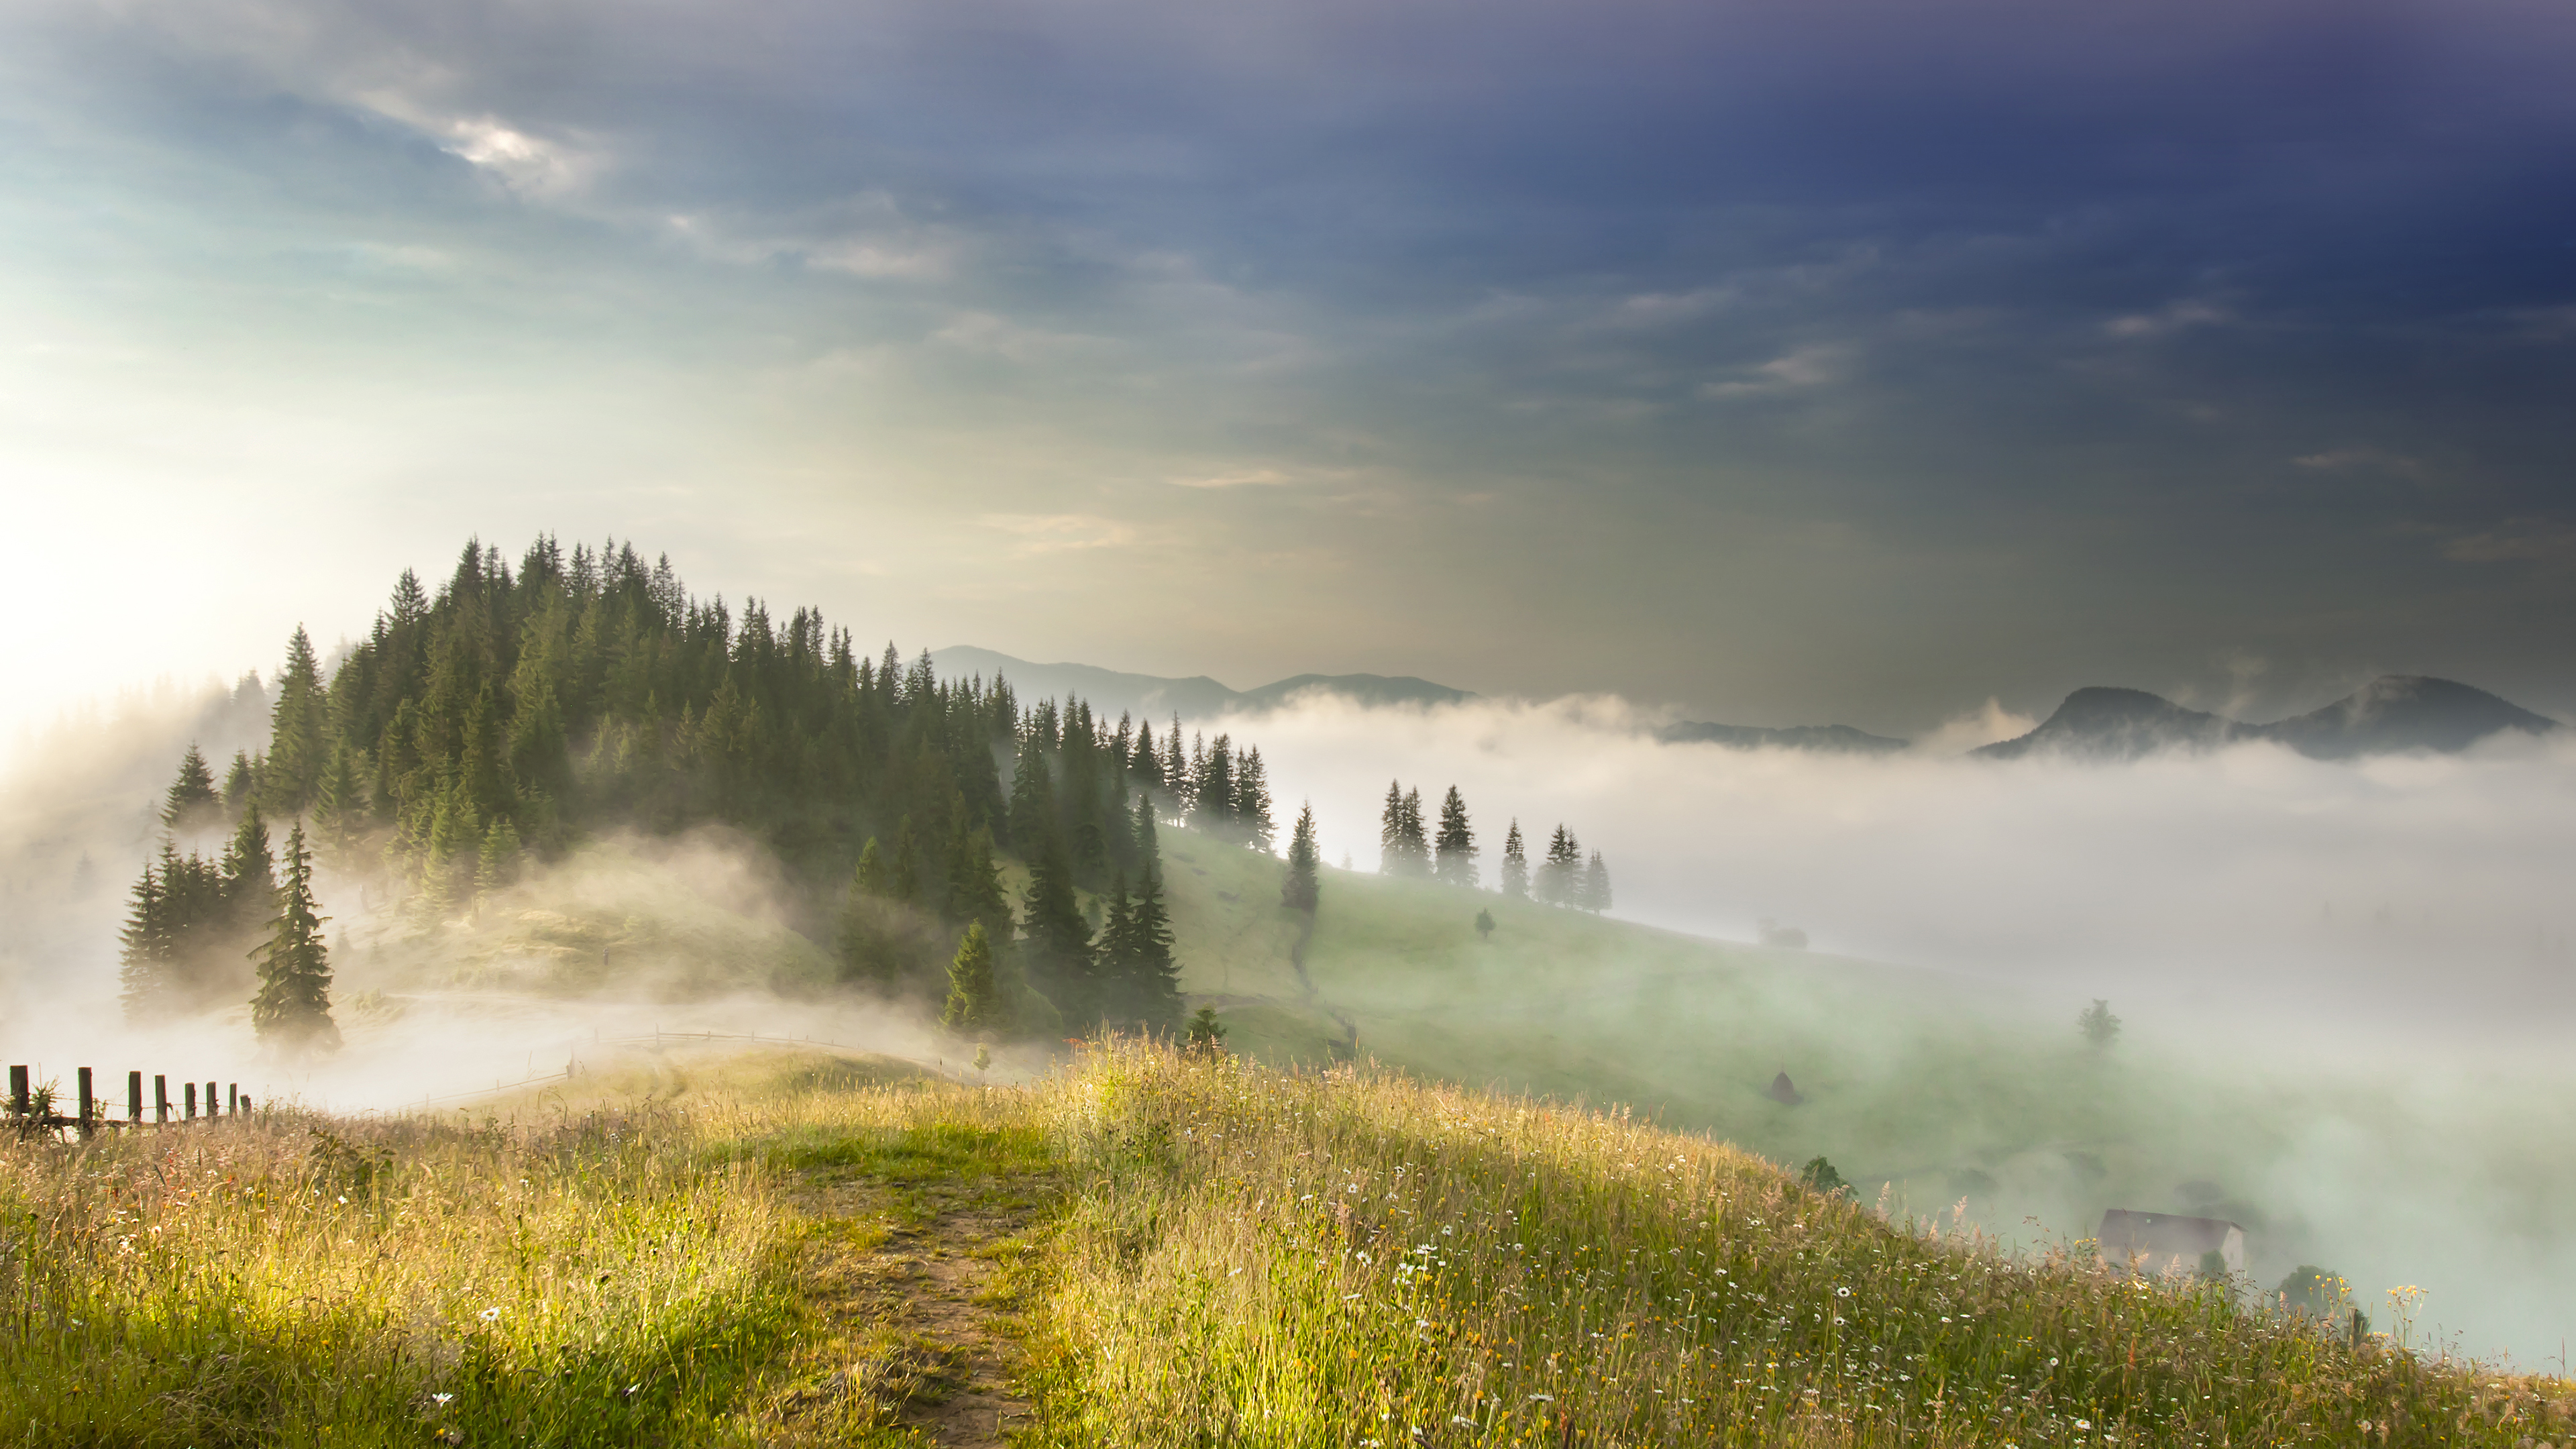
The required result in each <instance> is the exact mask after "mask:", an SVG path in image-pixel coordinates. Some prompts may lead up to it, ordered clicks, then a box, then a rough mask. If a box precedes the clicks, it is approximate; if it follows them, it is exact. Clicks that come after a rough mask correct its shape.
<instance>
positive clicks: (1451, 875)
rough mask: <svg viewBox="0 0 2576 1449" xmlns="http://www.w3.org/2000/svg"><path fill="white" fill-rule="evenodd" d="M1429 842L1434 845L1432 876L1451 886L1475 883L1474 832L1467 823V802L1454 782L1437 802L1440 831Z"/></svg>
mask: <svg viewBox="0 0 2576 1449" xmlns="http://www.w3.org/2000/svg"><path fill="white" fill-rule="evenodd" d="M1433 843H1434V845H1435V847H1436V848H1437V857H1436V864H1434V866H1433V867H1432V872H1431V873H1432V874H1433V875H1435V876H1437V877H1439V878H1440V879H1441V880H1444V881H1447V882H1448V883H1449V884H1451V885H1460V886H1473V885H1475V884H1476V835H1475V832H1474V831H1472V830H1470V829H1469V828H1468V826H1467V801H1466V799H1465V798H1464V797H1462V796H1461V795H1459V793H1458V787H1457V786H1455V785H1452V786H1450V787H1449V794H1448V796H1447V797H1446V798H1444V799H1443V800H1441V802H1440V834H1439V836H1438V837H1437V838H1436V839H1435V841H1434V842H1433Z"/></svg>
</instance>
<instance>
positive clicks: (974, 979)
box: [939, 921, 1002, 1031]
mask: <svg viewBox="0 0 2576 1449" xmlns="http://www.w3.org/2000/svg"><path fill="white" fill-rule="evenodd" d="M1000 1007H1001V998H1000V995H999V994H998V992H997V991H996V989H995V984H994V980H993V942H992V940H991V938H990V937H987V936H986V935H985V934H984V923H983V922H982V921H977V922H976V923H975V924H973V925H971V926H968V927H967V928H966V939H964V940H962V941H960V942H958V943H957V958H956V959H955V960H954V961H951V962H950V963H949V964H948V1006H947V1009H946V1010H944V1011H942V1012H940V1013H939V1024H940V1025H942V1026H944V1027H947V1028H948V1029H949V1030H950V1031H984V1030H989V1029H992V1028H996V1027H999V1026H1000V1025H1002V1021H1001V1010H1000Z"/></svg>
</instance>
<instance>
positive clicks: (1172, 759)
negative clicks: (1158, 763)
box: [1162, 715, 1190, 804]
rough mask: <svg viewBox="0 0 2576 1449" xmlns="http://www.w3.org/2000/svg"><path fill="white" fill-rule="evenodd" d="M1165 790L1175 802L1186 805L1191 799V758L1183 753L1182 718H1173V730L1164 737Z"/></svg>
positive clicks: (1163, 780) (1177, 716)
mask: <svg viewBox="0 0 2576 1449" xmlns="http://www.w3.org/2000/svg"><path fill="white" fill-rule="evenodd" d="M1162 785H1163V788H1164V789H1165V790H1168V791H1170V792H1171V795H1172V798H1173V799H1174V800H1175V801H1178V802H1181V803H1183V804H1186V803H1187V802H1188V800H1189V798H1190V762H1189V757H1188V756H1186V755H1184V754H1182V753H1181V717H1180V716H1179V715H1174V716H1172V728H1171V731H1170V732H1169V733H1168V734H1165V735H1164V736H1163V779H1162Z"/></svg>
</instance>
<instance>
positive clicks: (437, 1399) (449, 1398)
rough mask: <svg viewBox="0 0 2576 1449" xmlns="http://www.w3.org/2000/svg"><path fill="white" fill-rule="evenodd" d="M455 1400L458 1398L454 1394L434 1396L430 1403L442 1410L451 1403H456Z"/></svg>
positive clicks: (430, 1398) (430, 1397) (431, 1397)
mask: <svg viewBox="0 0 2576 1449" xmlns="http://www.w3.org/2000/svg"><path fill="white" fill-rule="evenodd" d="M455 1399H456V1396H455V1395H454V1394H432V1395H430V1396H429V1401H430V1402H431V1403H433V1404H436V1405H438V1406H439V1407H440V1408H445V1407H447V1405H449V1404H450V1403H453V1402H455Z"/></svg>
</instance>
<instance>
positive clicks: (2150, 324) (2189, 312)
mask: <svg viewBox="0 0 2576 1449" xmlns="http://www.w3.org/2000/svg"><path fill="white" fill-rule="evenodd" d="M2234 320H2235V318H2234V317H2233V316H2232V315H2231V314H2230V313H2229V312H2227V311H2226V309H2224V308H2221V307H2217V306H2214V305H2212V304H2210V303H2207V302H2192V301H2183V302H2172V303H2168V304H2167V305H2165V306H2164V307H2162V308H2160V309H2158V310H2157V311H2154V312H2132V313H2130V314H2129V315H2127V316H2125V317H2114V318H2112V319H2111V320H2110V321H2108V322H2105V323H2103V324H2102V330H2103V331H2104V332H2106V333H2108V334H2110V335H2111V336H2113V337H2117V338H2119V339H2121V340H2122V341H2140V340H2144V339H2148V338H2155V337H2170V336H2172V335H2173V334H2175V333H2177V332H2184V331H2189V330H2190V329H2192V328H2195V327H2214V326H2217V325H2219V324H2220V323H2224V322H2232V321H2234Z"/></svg>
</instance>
